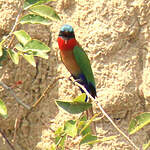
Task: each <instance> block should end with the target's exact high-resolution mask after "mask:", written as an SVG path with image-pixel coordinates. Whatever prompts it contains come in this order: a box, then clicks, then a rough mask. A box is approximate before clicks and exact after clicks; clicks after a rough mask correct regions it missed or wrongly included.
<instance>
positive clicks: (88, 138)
mask: <svg viewBox="0 0 150 150" xmlns="http://www.w3.org/2000/svg"><path fill="white" fill-rule="evenodd" d="M95 140H97V137H96V136H94V135H91V134H86V135H85V136H83V138H82V139H81V141H80V145H81V144H85V143H88V142H91V141H95Z"/></svg>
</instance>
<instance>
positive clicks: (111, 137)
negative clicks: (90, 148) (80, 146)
mask: <svg viewBox="0 0 150 150" xmlns="http://www.w3.org/2000/svg"><path fill="white" fill-rule="evenodd" d="M118 136H119V135H114V136H109V137H104V138H102V139H97V140H93V141H89V142H88V143H87V144H89V145H91V144H92V145H93V144H95V143H102V142H106V141H110V140H114V139H115V138H117V137H118Z"/></svg>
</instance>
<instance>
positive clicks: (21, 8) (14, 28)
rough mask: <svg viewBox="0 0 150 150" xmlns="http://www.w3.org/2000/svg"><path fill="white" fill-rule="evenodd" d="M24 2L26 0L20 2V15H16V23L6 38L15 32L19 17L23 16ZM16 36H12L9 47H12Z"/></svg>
mask: <svg viewBox="0 0 150 150" xmlns="http://www.w3.org/2000/svg"><path fill="white" fill-rule="evenodd" d="M23 4H24V0H23V1H22V2H20V9H19V12H18V15H17V17H16V20H15V23H14V25H13V27H12V29H11V31H10V33H9V34H8V35H7V36H6V37H5V39H8V38H9V37H11V35H12V34H13V32H14V31H15V30H16V28H17V25H18V22H19V18H20V16H21V13H22V11H23ZM14 38H15V36H14V35H13V36H12V38H11V40H10V42H9V44H8V45H7V48H10V46H11V44H12V42H13V40H14Z"/></svg>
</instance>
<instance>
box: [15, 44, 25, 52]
mask: <svg viewBox="0 0 150 150" xmlns="http://www.w3.org/2000/svg"><path fill="white" fill-rule="evenodd" d="M14 48H16V49H17V50H18V51H21V52H26V50H24V47H23V45H21V44H20V43H18V44H16V45H15V47H14Z"/></svg>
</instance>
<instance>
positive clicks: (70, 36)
mask: <svg viewBox="0 0 150 150" xmlns="http://www.w3.org/2000/svg"><path fill="white" fill-rule="evenodd" d="M57 41H58V45H59V49H60V50H72V49H73V48H74V47H75V45H77V41H76V39H75V34H74V30H73V28H72V26H70V25H68V24H65V25H63V26H62V27H61V29H60V32H59V36H58V39H57Z"/></svg>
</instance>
